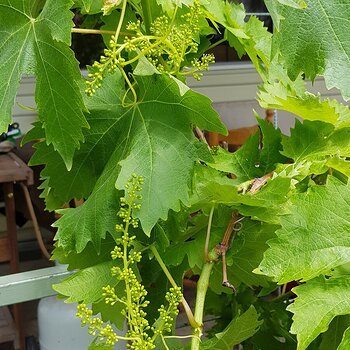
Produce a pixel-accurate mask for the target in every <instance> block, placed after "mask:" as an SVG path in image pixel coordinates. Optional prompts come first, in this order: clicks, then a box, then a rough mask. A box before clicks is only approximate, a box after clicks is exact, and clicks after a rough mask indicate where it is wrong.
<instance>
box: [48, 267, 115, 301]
mask: <svg viewBox="0 0 350 350" xmlns="http://www.w3.org/2000/svg"><path fill="white" fill-rule="evenodd" d="M116 265H117V263H116V262H114V261H106V262H103V263H101V264H97V265H94V266H90V267H87V268H85V269H82V270H80V271H78V272H76V273H75V274H74V275H71V276H69V277H67V278H65V279H64V280H63V281H61V282H60V283H59V284H54V285H53V286H52V288H53V289H54V290H55V291H56V292H58V293H60V294H62V295H64V296H66V297H68V299H67V300H66V301H67V302H68V303H74V302H83V303H86V304H90V303H93V302H96V301H98V300H100V299H101V294H102V288H103V287H106V286H107V285H110V286H112V287H114V286H116V285H117V284H118V282H119V281H118V279H117V278H116V277H113V276H112V275H111V268H112V266H116Z"/></svg>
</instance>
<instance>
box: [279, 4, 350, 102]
mask: <svg viewBox="0 0 350 350" xmlns="http://www.w3.org/2000/svg"><path fill="white" fill-rule="evenodd" d="M306 3H307V8H306V9H304V10H298V9H295V8H292V7H289V6H282V7H281V8H280V11H281V12H280V16H283V17H284V19H283V20H282V21H280V25H279V30H278V31H276V33H275V38H274V44H273V45H274V46H275V47H276V48H277V47H278V49H279V50H280V51H281V52H282V55H283V57H284V59H285V61H286V64H287V65H286V66H287V67H288V73H289V75H290V77H291V78H292V79H295V78H296V77H297V76H298V75H299V73H300V72H304V73H305V74H306V77H307V78H311V79H312V80H313V79H314V78H315V76H316V75H317V74H322V75H324V76H325V81H326V85H327V88H328V89H331V88H333V87H336V88H338V89H339V90H340V91H341V92H342V95H343V97H344V98H345V99H346V100H348V99H349V98H350V88H349V86H350V84H349V83H350V80H349V74H347V72H349V70H350V59H349V57H350V44H349V41H348V38H347V35H346V33H348V32H349V30H350V23H349V21H348V18H349V16H350V4H349V2H348V1H347V0H339V1H336V2H333V1H332V2H331V1H328V0H319V1H310V0H307V1H306ZM291 43H293V45H291Z"/></svg>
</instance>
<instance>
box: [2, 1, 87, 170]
mask: <svg viewBox="0 0 350 350" xmlns="http://www.w3.org/2000/svg"><path fill="white" fill-rule="evenodd" d="M29 4H30V2H28V1H25V0H22V1H21V0H16V1H9V0H0V32H1V33H2V42H1V44H0V72H1V73H0V81H1V83H0V96H1V98H0V111H1V112H0V132H1V131H7V127H8V124H9V123H10V122H11V109H12V106H13V103H14V100H15V96H16V91H17V88H18V85H19V81H20V79H21V76H22V75H23V74H26V73H27V74H29V73H30V74H32V73H35V75H36V91H35V99H36V102H37V107H38V108H37V110H38V113H39V119H40V120H41V122H42V126H43V127H44V128H45V134H46V142H47V144H52V145H53V147H54V149H55V150H57V151H58V152H59V154H60V155H61V157H62V158H63V159H64V162H65V164H66V166H67V168H68V169H70V168H71V166H72V158H73V154H74V151H75V149H77V148H79V146H80V142H82V141H84V137H83V133H82V129H83V128H87V127H88V124H87V122H86V119H85V117H84V114H83V111H84V110H85V107H84V103H83V99H82V96H81V93H80V89H79V82H80V81H81V80H82V77H81V73H80V70H79V66H78V62H77V61H76V60H75V58H74V54H73V52H72V51H71V50H70V48H69V45H70V36H71V34H70V31H71V27H72V25H73V22H72V16H73V14H72V13H71V12H70V11H69V8H70V7H71V5H72V1H71V0H63V1H60V2H59V4H57V2H56V1H54V0H48V1H46V2H45V5H44V7H43V9H42V11H41V12H40V14H39V15H37V13H32V11H33V9H32V8H31V7H30V5H29ZM36 16H37V17H36Z"/></svg>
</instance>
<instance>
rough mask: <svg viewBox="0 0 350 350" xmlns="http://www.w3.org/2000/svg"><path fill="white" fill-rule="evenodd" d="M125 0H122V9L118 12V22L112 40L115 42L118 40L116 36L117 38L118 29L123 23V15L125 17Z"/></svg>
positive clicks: (119, 29)
mask: <svg viewBox="0 0 350 350" xmlns="http://www.w3.org/2000/svg"><path fill="white" fill-rule="evenodd" d="M127 2H128V1H127V0H124V1H123V7H122V11H121V13H120V20H119V22H118V27H117V30H116V31H115V38H114V41H115V42H118V38H119V34H120V31H121V29H122V25H123V22H124V17H125V11H126V4H127Z"/></svg>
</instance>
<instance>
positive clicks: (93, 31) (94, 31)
mask: <svg viewBox="0 0 350 350" xmlns="http://www.w3.org/2000/svg"><path fill="white" fill-rule="evenodd" d="M71 32H72V33H79V34H114V31H112V30H102V29H85V28H72V29H71ZM123 35H130V34H128V33H123Z"/></svg>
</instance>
